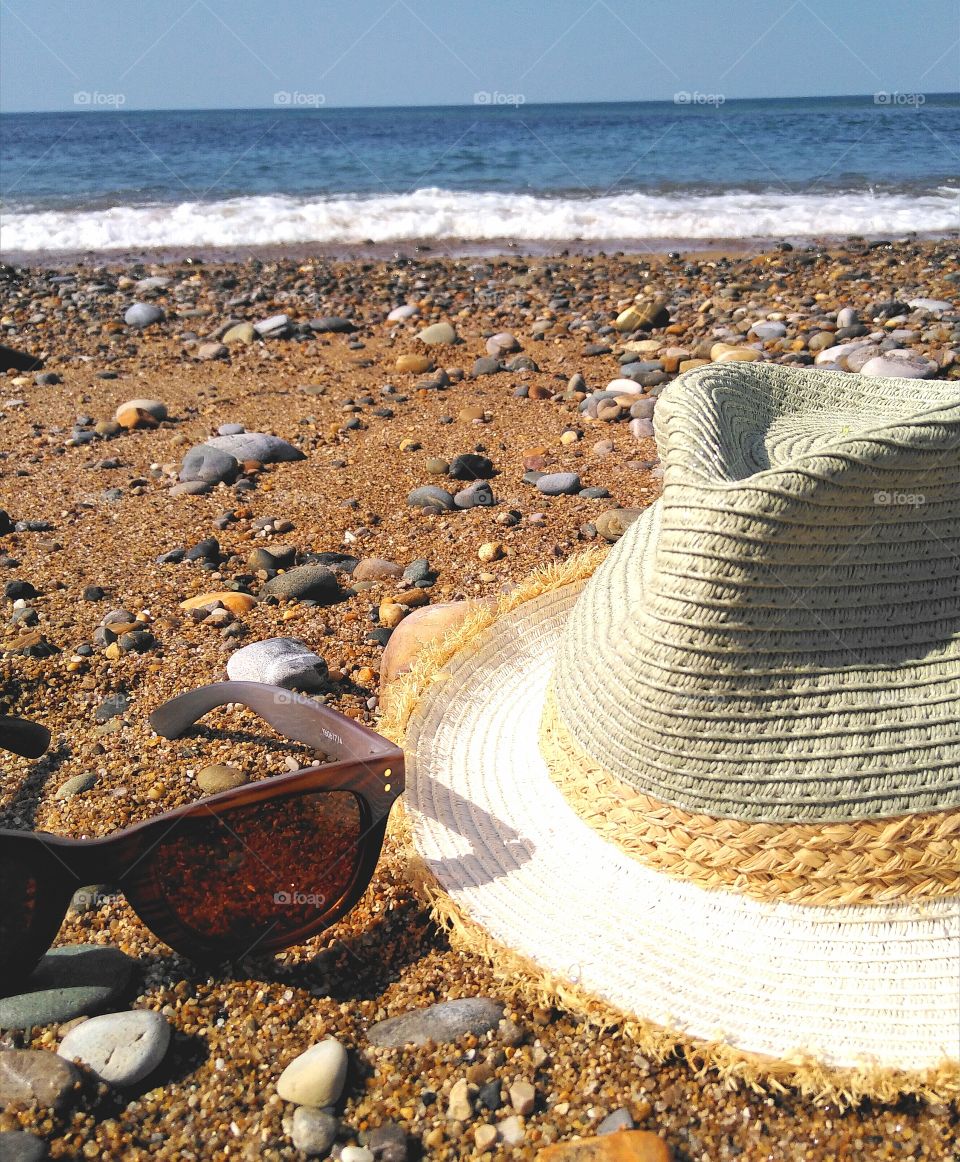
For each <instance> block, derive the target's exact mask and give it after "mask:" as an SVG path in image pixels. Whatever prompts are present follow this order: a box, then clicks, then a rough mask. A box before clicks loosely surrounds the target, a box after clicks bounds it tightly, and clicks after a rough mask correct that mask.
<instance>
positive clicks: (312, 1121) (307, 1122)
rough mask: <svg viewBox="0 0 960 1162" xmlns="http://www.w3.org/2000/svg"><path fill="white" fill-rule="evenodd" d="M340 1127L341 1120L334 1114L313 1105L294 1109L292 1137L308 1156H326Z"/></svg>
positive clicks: (301, 1150)
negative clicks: (314, 1107)
mask: <svg viewBox="0 0 960 1162" xmlns="http://www.w3.org/2000/svg"><path fill="white" fill-rule="evenodd" d="M339 1129H340V1122H339V1121H338V1119H337V1118H335V1117H334V1116H333V1114H328V1113H327V1112H326V1111H325V1110H318V1109H313V1108H312V1107H311V1106H297V1108H296V1109H295V1110H294V1111H293V1120H292V1122H291V1127H290V1138H291V1140H292V1141H293V1144H294V1146H295V1147H296V1148H297V1149H298V1150H299V1151H300V1152H301V1153H303V1154H306V1155H307V1157H308V1158H326V1156H327V1155H328V1154H329V1153H330V1147H331V1146H332V1145H333V1143H334V1142H335V1141H336V1140H337V1131H338V1130H339Z"/></svg>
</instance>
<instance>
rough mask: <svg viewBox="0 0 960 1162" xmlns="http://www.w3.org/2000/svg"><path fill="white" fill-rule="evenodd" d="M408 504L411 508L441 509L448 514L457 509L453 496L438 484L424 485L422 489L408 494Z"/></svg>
mask: <svg viewBox="0 0 960 1162" xmlns="http://www.w3.org/2000/svg"><path fill="white" fill-rule="evenodd" d="M407 504H408V505H410V507H411V508H440V509H444V510H445V511H447V512H449V511H450V510H451V509H454V508H456V504H455V503H454V500H453V496H452V495H451V494H450V493H449V492H447V490H446V489H445V488H440V487H439V486H438V485H436V484H424V485H422V486H421V487H420V488H415V489H414V490H413V491H412V492H410V493H408V495H407Z"/></svg>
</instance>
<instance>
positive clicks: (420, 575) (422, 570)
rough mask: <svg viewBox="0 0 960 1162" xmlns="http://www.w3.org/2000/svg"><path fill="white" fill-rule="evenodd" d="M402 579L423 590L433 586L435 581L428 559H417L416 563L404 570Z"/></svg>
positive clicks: (413, 562)
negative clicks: (426, 586)
mask: <svg viewBox="0 0 960 1162" xmlns="http://www.w3.org/2000/svg"><path fill="white" fill-rule="evenodd" d="M402 579H403V580H404V581H406V583H407V584H408V585H413V586H416V587H417V588H423V586H425V585H432V584H433V580H434V572H433V570H432V569H431V568H430V562H429V561H428V560H427V558H426V557H417V559H416V560H415V561H411V562H410V564H409V565H408V566H407V567H406V568H405V569H404V571H403V577H402Z"/></svg>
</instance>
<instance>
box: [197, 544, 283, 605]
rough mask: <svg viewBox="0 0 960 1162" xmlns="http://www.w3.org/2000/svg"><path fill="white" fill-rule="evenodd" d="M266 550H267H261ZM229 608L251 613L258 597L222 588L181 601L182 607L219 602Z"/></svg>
mask: <svg viewBox="0 0 960 1162" xmlns="http://www.w3.org/2000/svg"><path fill="white" fill-rule="evenodd" d="M259 551H260V552H265V550H262V549H261V550H259ZM218 603H219V604H220V605H222V606H223V607H224V608H225V609H229V610H230V612H231V613H236V614H242V613H249V612H250V610H251V609H253V607H254V606H255V605H256V604H257V599H256V598H255V597H254V596H253V595H252V594H250V593H239V592H237V590H235V589H221V590H218V591H217V592H216V593H198V594H197V596H196V597H188V598H187V599H186V601H181V602H180V608H181V609H187V610H190V609H206V608H207V607H208V606H209V607H213V606H215V605H217V604H218Z"/></svg>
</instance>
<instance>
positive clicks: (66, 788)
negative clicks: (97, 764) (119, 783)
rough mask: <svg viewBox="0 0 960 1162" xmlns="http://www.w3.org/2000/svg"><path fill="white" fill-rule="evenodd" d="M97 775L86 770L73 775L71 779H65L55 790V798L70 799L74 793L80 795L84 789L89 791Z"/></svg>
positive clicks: (94, 783) (94, 784)
mask: <svg viewBox="0 0 960 1162" xmlns="http://www.w3.org/2000/svg"><path fill="white" fill-rule="evenodd" d="M96 782H97V776H96V775H95V774H94V773H93V772H92V771H87V772H86V773H85V774H82V775H74V776H73V778H72V779H67V781H66V782H65V783H63V784H62V785H61V786H60V787H59V788H58V790H57V793H56V796H55V798H57V799H72V798H73V797H74V796H75V795H82V794H83V792H84V791H89V790H90V788H91V787H94V786H96Z"/></svg>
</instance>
